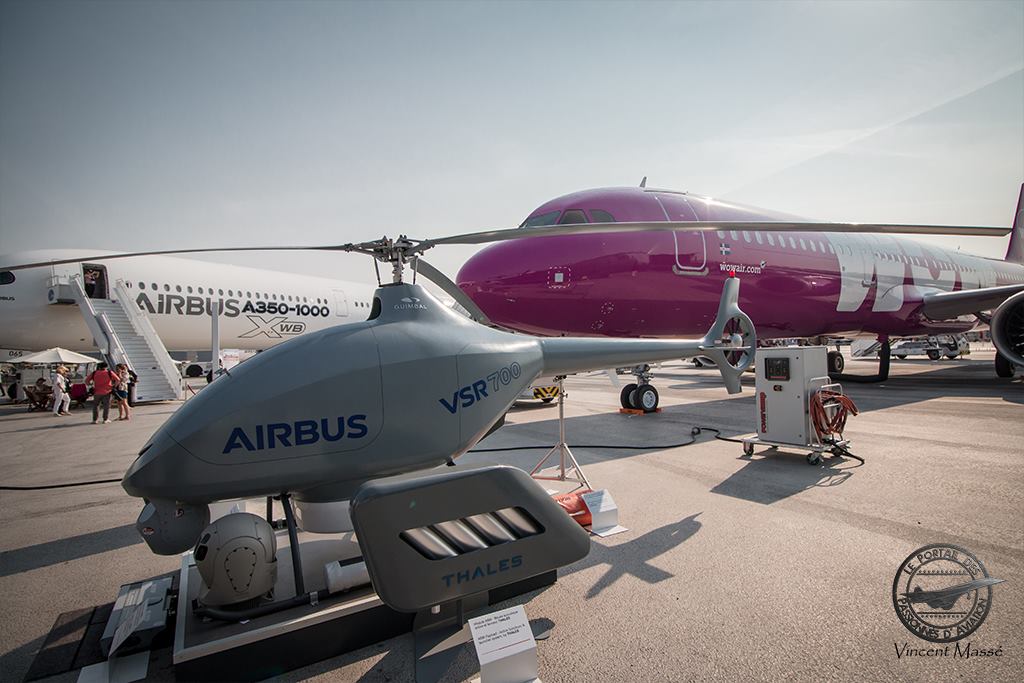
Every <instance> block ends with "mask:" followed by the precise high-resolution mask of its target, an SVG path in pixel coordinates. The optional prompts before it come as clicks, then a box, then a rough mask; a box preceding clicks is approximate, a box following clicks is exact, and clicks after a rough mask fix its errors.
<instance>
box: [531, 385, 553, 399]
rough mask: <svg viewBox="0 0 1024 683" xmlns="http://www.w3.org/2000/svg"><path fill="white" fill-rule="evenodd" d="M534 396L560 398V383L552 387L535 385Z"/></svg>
mask: <svg viewBox="0 0 1024 683" xmlns="http://www.w3.org/2000/svg"><path fill="white" fill-rule="evenodd" d="M533 397H534V398H558V385H555V386H552V387H534V388H533Z"/></svg>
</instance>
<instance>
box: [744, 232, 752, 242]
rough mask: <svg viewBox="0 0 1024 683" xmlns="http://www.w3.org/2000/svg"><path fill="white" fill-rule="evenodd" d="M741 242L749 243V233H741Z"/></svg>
mask: <svg viewBox="0 0 1024 683" xmlns="http://www.w3.org/2000/svg"><path fill="white" fill-rule="evenodd" d="M743 241H744V242H749V241H750V233H749V232H748V231H746V230H744V231H743Z"/></svg>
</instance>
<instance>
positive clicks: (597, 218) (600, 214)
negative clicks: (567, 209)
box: [590, 209, 615, 223]
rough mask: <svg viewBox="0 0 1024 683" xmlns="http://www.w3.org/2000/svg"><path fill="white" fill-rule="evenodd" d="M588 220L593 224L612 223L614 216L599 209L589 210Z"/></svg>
mask: <svg viewBox="0 0 1024 683" xmlns="http://www.w3.org/2000/svg"><path fill="white" fill-rule="evenodd" d="M590 220H592V221H594V222H595V223H614V222H615V216H613V215H611V214H610V213H608V212H607V211H602V210H601V209H590Z"/></svg>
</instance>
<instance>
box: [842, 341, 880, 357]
mask: <svg viewBox="0 0 1024 683" xmlns="http://www.w3.org/2000/svg"><path fill="white" fill-rule="evenodd" d="M881 348H882V343H881V342H879V341H878V340H877V339H854V340H853V342H852V343H851V344H850V355H851V356H853V357H854V358H869V357H871V356H874V355H875V354H876V353H878V350H879V349H881Z"/></svg>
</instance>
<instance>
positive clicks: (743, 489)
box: [711, 449, 861, 505]
mask: <svg viewBox="0 0 1024 683" xmlns="http://www.w3.org/2000/svg"><path fill="white" fill-rule="evenodd" d="M768 453H769V455H768V456H767V457H756V458H751V459H749V460H748V461H747V464H746V465H745V466H744V467H743V469H741V470H739V471H737V472H734V473H733V474H732V475H730V476H729V478H728V479H726V480H725V481H723V482H722V483H721V484H719V485H718V486H716V487H714V488H713V489H711V492H712V493H718V494H721V495H723V496H731V497H733V498H742V499H743V500H749V501H750V502H752V503H761V504H763V505H771V504H772V503H776V502H778V501H780V500H782V499H784V498H788V497H789V496H792V495H794V494H797V493H800V492H801V491H806V490H807V489H810V488H815V487H823V488H827V487H831V486H840V485H841V484H843V483H844V482H846V480H848V479H849V478H850V477H852V476H853V474H854V470H856V468H858V467H860V466H861V463H856V462H854V461H852V460H847V459H845V458H842V457H834V458H825V459H824V460H823V462H822V464H821V465H817V466H814V467H812V466H810V465H807V464H806V463H805V462H804V455H803V454H802V453H801V454H791V453H789V452H788V451H781V450H780V451H777V450H775V449H770V450H769V451H768ZM844 463H853V464H852V465H847V466H846V467H840V465H842V464H844Z"/></svg>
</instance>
